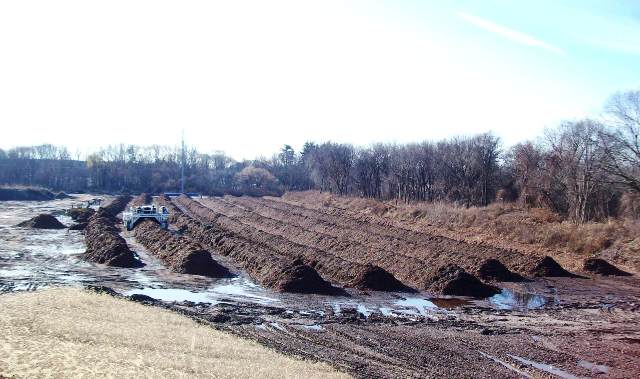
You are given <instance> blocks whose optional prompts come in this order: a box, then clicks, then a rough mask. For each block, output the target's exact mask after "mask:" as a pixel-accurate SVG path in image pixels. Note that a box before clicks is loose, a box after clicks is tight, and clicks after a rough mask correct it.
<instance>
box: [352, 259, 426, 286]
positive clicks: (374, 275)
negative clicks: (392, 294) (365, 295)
mask: <svg viewBox="0 0 640 379" xmlns="http://www.w3.org/2000/svg"><path fill="white" fill-rule="evenodd" d="M350 285H351V286H352V287H355V288H357V289H360V290H372V291H399V292H415V291H414V290H413V289H412V288H410V287H407V286H406V285H404V284H403V283H402V282H401V281H399V280H398V279H396V278H395V276H393V275H392V274H391V273H389V272H387V271H386V270H384V269H383V268H381V267H378V266H375V265H370V264H369V265H366V266H364V267H363V268H362V270H360V272H358V274H357V275H356V277H355V278H354V279H353V281H351V283H350Z"/></svg>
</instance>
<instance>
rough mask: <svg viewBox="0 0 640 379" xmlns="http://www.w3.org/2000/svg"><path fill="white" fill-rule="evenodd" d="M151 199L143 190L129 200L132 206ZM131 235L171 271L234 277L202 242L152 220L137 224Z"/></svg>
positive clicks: (145, 202) (148, 202) (149, 201)
mask: <svg viewBox="0 0 640 379" xmlns="http://www.w3.org/2000/svg"><path fill="white" fill-rule="evenodd" d="M152 201H153V198H152V196H151V194H148V193H142V194H140V195H139V196H137V197H135V198H134V199H133V200H132V201H131V205H132V206H138V205H144V204H150V203H151V202H152ZM133 235H134V236H135V237H136V240H137V241H138V242H140V243H141V244H142V245H144V247H146V248H147V249H148V250H149V252H151V253H152V254H153V255H154V256H156V257H157V258H159V259H160V260H162V262H163V263H164V264H165V265H166V266H167V267H168V268H169V269H170V270H171V271H174V272H179V273H183V274H192V275H203V276H209V277H213V278H228V277H231V276H233V275H232V274H231V273H230V272H229V270H228V269H227V268H226V267H224V266H222V265H221V264H219V263H218V262H216V261H215V260H214V259H213V258H212V257H211V253H210V252H209V251H208V250H207V249H205V248H204V247H203V246H202V245H201V244H199V243H197V242H194V241H191V240H190V239H187V238H185V237H182V236H180V235H177V234H174V233H173V232H170V231H168V230H164V229H162V228H160V225H158V223H157V222H156V221H155V220H150V219H147V220H143V221H141V222H139V223H138V224H136V226H135V228H134V229H133Z"/></svg>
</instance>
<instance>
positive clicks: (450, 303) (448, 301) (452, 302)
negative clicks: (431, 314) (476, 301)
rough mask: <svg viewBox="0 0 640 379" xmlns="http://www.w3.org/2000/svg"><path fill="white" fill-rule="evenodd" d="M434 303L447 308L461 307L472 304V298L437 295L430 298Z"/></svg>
mask: <svg viewBox="0 0 640 379" xmlns="http://www.w3.org/2000/svg"><path fill="white" fill-rule="evenodd" d="M429 301H431V302H432V303H433V304H435V305H436V306H437V307H438V308H445V309H455V308H460V307H463V306H465V305H469V304H472V302H471V300H467V299H458V298H454V297H451V298H444V297H436V298H431V299H429Z"/></svg>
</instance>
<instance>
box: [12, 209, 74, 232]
mask: <svg viewBox="0 0 640 379" xmlns="http://www.w3.org/2000/svg"><path fill="white" fill-rule="evenodd" d="M17 226H19V227H21V228H33V229H65V228H66V226H64V224H63V223H61V222H60V221H58V219H57V218H55V217H53V216H52V215H50V214H46V213H43V214H39V215H37V216H36V217H33V218H31V219H29V220H27V221H23V222H21V223H19V224H18V225H17Z"/></svg>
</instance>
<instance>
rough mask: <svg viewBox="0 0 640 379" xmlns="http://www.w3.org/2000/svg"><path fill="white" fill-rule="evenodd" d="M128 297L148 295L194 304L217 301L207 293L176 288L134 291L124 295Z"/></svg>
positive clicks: (164, 299) (159, 298)
mask: <svg viewBox="0 0 640 379" xmlns="http://www.w3.org/2000/svg"><path fill="white" fill-rule="evenodd" d="M124 294H125V295H127V296H131V295H133V294H140V295H147V296H150V297H152V298H154V299H158V300H163V301H192V302H194V303H212V304H215V303H217V301H215V300H214V299H212V298H211V297H210V296H209V294H207V293H206V292H204V293H203V292H191V291H187V290H182V289H176V288H143V289H134V290H130V291H127V292H125V293H124Z"/></svg>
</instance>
